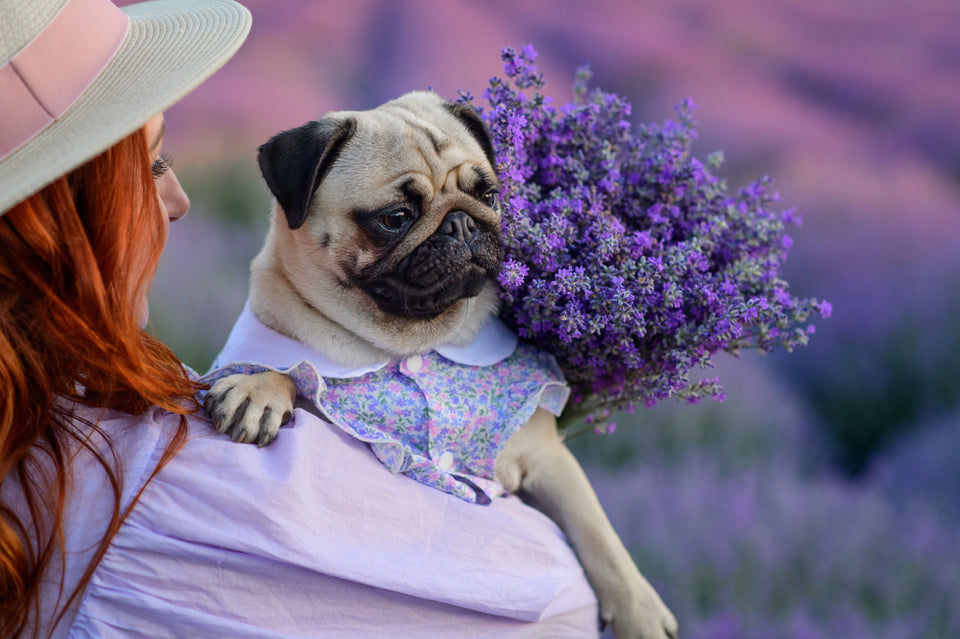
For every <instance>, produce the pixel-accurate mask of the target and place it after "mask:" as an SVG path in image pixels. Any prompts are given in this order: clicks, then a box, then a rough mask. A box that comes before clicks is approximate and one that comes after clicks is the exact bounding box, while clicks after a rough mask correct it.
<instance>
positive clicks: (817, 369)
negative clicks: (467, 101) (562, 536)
mask: <svg viewBox="0 0 960 639" xmlns="http://www.w3.org/2000/svg"><path fill="white" fill-rule="evenodd" d="M246 4H247V5H248V6H249V7H250V9H251V11H252V12H253V16H254V23H253V30H252V32H251V35H250V38H249V40H248V41H247V43H246V44H245V45H244V47H243V48H242V49H241V51H240V52H239V53H238V54H237V56H236V57H235V58H234V59H233V60H232V61H231V62H230V63H229V64H228V65H227V66H226V67H225V68H224V69H223V70H221V71H220V72H218V73H217V74H216V75H215V76H214V77H213V78H211V79H210V80H209V81H208V82H207V83H206V84H205V85H203V86H202V87H201V88H200V89H198V90H197V91H195V92H194V93H193V94H192V95H191V96H189V97H188V98H187V99H185V100H184V101H182V102H181V103H180V104H178V105H177V106H175V107H174V108H172V109H170V110H169V111H168V113H167V119H168V127H167V130H168V132H169V133H168V137H167V143H166V148H167V149H168V150H169V151H170V152H171V153H172V155H173V157H174V163H175V167H176V169H177V172H178V175H179V177H180V178H181V180H182V181H183V183H184V185H185V187H186V188H187V190H188V193H189V194H190V195H191V197H192V198H193V202H194V207H193V212H192V214H191V216H189V217H188V218H187V220H186V221H185V222H181V223H178V224H177V225H175V226H174V227H173V234H172V238H171V243H170V246H169V247H168V250H167V253H166V254H165V257H164V259H163V261H162V264H161V272H160V275H159V277H158V281H157V285H156V287H155V292H154V295H153V299H152V306H153V314H152V317H153V321H154V324H155V327H156V330H157V332H158V333H159V334H160V335H161V336H163V337H164V338H165V339H166V340H167V341H168V342H169V343H170V344H171V345H172V346H173V347H174V348H175V349H176V350H177V352H178V353H179V354H180V355H181V356H182V357H183V358H184V359H185V360H186V361H187V362H188V363H190V364H191V365H193V366H195V367H197V368H200V369H203V368H205V367H206V366H207V365H209V363H210V361H211V359H212V356H213V355H214V354H215V353H216V351H217V349H218V347H219V345H220V343H222V341H223V340H224V339H225V337H226V334H227V332H228V331H229V327H230V325H231V323H232V321H233V318H234V317H235V316H236V314H237V313H238V312H239V310H240V307H241V306H242V303H243V300H244V298H245V286H246V281H245V280H246V265H247V263H248V262H249V260H250V258H251V257H252V256H253V255H254V254H255V252H256V250H257V248H258V246H259V243H260V239H261V237H262V233H263V231H264V230H265V228H266V215H267V211H268V195H267V191H266V189H265V187H264V186H263V185H262V183H261V182H260V180H259V177H258V175H257V173H256V168H255V163H254V156H255V150H256V147H257V146H258V145H259V144H261V143H262V142H264V141H266V139H267V138H268V137H270V136H271V135H273V134H274V133H276V132H278V131H280V130H282V129H286V128H290V127H294V126H299V125H300V124H302V123H304V122H306V121H307V120H311V119H316V118H318V117H320V116H321V115H323V114H324V113H325V112H326V111H329V110H339V109H361V108H369V107H372V106H375V105H377V104H379V103H380V102H382V101H384V100H387V99H390V98H393V97H396V96H398V95H400V94H401V93H403V92H405V91H408V90H412V89H423V88H427V87H433V88H434V89H435V90H437V91H438V92H439V93H441V94H442V95H444V96H448V97H455V95H456V91H457V89H460V88H464V89H470V90H472V91H473V93H474V94H476V95H480V94H481V93H482V90H483V88H484V87H485V86H486V82H487V79H488V78H489V77H490V76H492V75H494V74H497V73H499V70H500V67H499V56H498V52H499V49H500V47H502V46H507V45H512V46H517V45H520V44H525V43H530V44H533V45H534V47H535V48H536V49H537V50H538V51H539V52H540V58H539V62H540V66H541V69H542V70H543V71H544V72H545V74H546V78H547V92H548V93H550V94H552V95H554V96H555V97H556V99H557V100H558V101H561V102H562V101H564V100H566V99H567V98H568V97H569V95H570V89H569V87H570V84H571V81H572V78H573V72H574V69H575V68H576V67H577V66H578V65H580V64H581V63H583V62H590V63H591V66H592V68H593V71H594V81H593V84H594V85H595V86H599V87H602V88H604V89H606V90H610V91H615V92H618V93H621V94H622V95H624V96H626V97H627V98H628V99H629V100H630V101H631V102H632V103H633V106H634V111H633V114H634V120H635V121H637V122H641V121H650V120H658V121H660V120H663V119H666V118H670V117H672V116H673V111H672V105H674V104H676V103H678V102H680V100H682V99H683V98H687V97H689V98H692V99H693V100H694V101H695V102H696V103H697V104H698V105H699V109H698V111H697V117H698V122H699V130H700V140H699V141H698V142H697V145H696V147H695V149H696V152H697V154H698V156H700V157H705V156H706V155H707V154H709V153H710V152H712V151H714V150H717V149H722V150H723V151H724V152H725V155H726V158H727V162H726V165H725V168H724V170H723V171H722V173H723V174H724V175H726V176H727V177H729V179H730V184H731V186H732V187H738V186H741V185H743V184H746V183H747V182H748V181H750V180H752V179H753V178H756V177H758V176H759V175H761V174H764V173H768V174H770V175H772V176H774V178H775V179H776V185H777V189H778V190H779V192H780V194H781V195H782V197H783V202H784V204H785V205H786V206H792V207H796V208H797V210H798V212H799V213H800V214H801V215H802V216H803V218H804V220H805V222H804V226H803V227H802V228H801V229H798V230H796V231H795V232H793V233H792V235H793V236H794V239H795V244H794V246H793V248H792V250H791V255H790V259H789V260H788V263H787V267H786V272H785V275H786V277H787V279H789V281H790V282H791V283H792V288H793V291H794V293H795V294H797V295H800V296H803V297H806V296H815V297H818V298H826V299H828V300H829V301H830V302H832V303H833V307H834V313H833V317H832V318H831V319H829V320H820V321H818V322H817V334H816V335H815V336H814V337H813V340H812V342H811V345H810V346H809V347H807V348H806V349H802V350H801V351H797V352H795V353H793V354H790V355H786V354H777V355H774V356H773V357H769V358H759V357H757V356H755V355H753V354H747V355H745V356H744V357H742V358H741V359H739V360H733V359H731V358H726V357H724V358H718V362H717V363H718V374H719V375H720V376H721V380H722V381H723V382H724V383H725V385H726V387H727V391H728V395H729V399H728V400H727V401H726V402H724V403H723V404H719V405H709V406H699V407H687V406H682V407H681V406H672V405H664V406H658V407H657V408H655V409H654V410H652V411H643V412H640V413H637V414H636V415H634V416H632V417H629V418H626V417H625V418H624V419H621V420H620V422H619V429H618V431H617V433H616V434H614V435H612V436H607V437H595V438H586V439H585V440H581V441H577V442H575V443H574V444H573V447H574V449H575V451H576V452H577V454H578V455H579V456H580V457H581V459H583V461H584V464H585V466H586V467H587V468H588V471H589V473H590V475H591V476H592V477H593V478H594V479H595V481H596V484H597V487H598V492H599V493H600V496H601V499H602V500H603V501H604V503H605V505H606V506H607V508H608V510H609V511H610V514H611V518H612V519H613V520H614V523H615V525H616V526H617V529H618V531H619V532H620V533H621V535H622V536H623V537H624V539H625V541H626V542H627V543H628V545H629V546H630V548H631V550H632V551H633V552H634V553H635V556H636V558H637V561H638V563H639V564H640V566H641V569H642V570H644V571H645V572H646V573H647V574H648V576H649V577H650V578H651V580H652V581H654V582H655V585H657V587H658V588H659V589H660V590H661V591H662V592H663V593H664V598H665V599H666V601H667V603H668V604H669V605H670V606H671V607H672V608H673V609H674V611H675V612H676V613H677V616H678V617H679V619H680V623H681V628H682V630H683V633H684V636H685V637H704V638H706V637H710V638H714V639H716V638H722V637H758V638H759V637H835V636H843V637H891V638H892V637H944V636H960V604H958V603H957V602H956V596H955V595H956V593H958V592H960V583H958V580H960V552H958V551H960V547H958V546H960V539H958V536H957V535H956V534H955V531H956V530H957V524H958V523H960V496H958V495H960V470H958V464H957V461H956V460H957V459H958V457H960V408H958V406H960V402H958V399H960V376H957V374H956V372H957V370H958V367H960V321H958V311H960V286H958V283H960V251H958V250H957V249H958V248H960V117H958V114H960V37H958V35H957V34H960V4H957V3H956V2H954V1H953V0H914V1H912V2H909V3H907V2H896V1H894V0H870V1H867V0H848V1H846V2H836V1H835V0H784V1H779V2H765V1H763V0H730V1H726V2H710V3H701V2H695V1H694V0H675V1H671V0H659V1H654V2H631V1H627V0H624V1H618V0H599V1H597V0H595V1H592V2H589V3H587V2H573V1H559V2H546V1H530V2H512V1H511V2H508V1H506V0H496V1H489V2H481V1H480V0H472V1H469V2H468V1H462V0H461V1H448V2H439V1H436V2H430V1H427V0H358V1H355V2H351V3H334V2H322V1H312V0H309V1H308V0H299V1H294V0H288V1H270V0H255V1H250V2H247V3H246Z"/></svg>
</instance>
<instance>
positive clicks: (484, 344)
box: [211, 301, 517, 378]
mask: <svg viewBox="0 0 960 639" xmlns="http://www.w3.org/2000/svg"><path fill="white" fill-rule="evenodd" d="M516 347H517V336H516V335H514V334H513V332H512V331H511V330H510V329H509V328H507V326H506V324H504V323H503V322H502V321H501V320H500V319H499V318H497V317H491V318H490V319H489V320H487V322H486V323H484V325H483V326H482V327H481V328H480V331H479V332H478V333H477V336H476V337H475V338H474V339H473V341H471V342H470V343H469V344H464V345H454V344H444V345H442V346H439V347H437V349H436V352H437V353H439V354H440V355H442V356H443V357H445V358H447V359H449V360H451V361H453V362H456V363H458V364H465V365H468V366H492V365H493V364H496V363H498V362H501V361H503V360H505V359H506V358H507V357H509V356H510V355H511V354H512V353H513V351H514V349H516ZM302 361H308V362H310V363H311V364H313V366H314V367H315V368H316V369H317V372H318V373H319V374H320V375H321V376H322V377H335V378H349V377H360V376H361V375H366V374H367V373H370V372H373V371H377V370H380V369H381V368H383V367H384V366H386V365H387V364H389V363H390V360H389V359H384V360H383V361H382V362H376V363H374V364H370V365H366V366H360V367H356V366H349V365H344V364H339V363H337V362H335V361H333V360H331V359H330V358H329V357H327V356H326V355H324V354H323V353H320V352H319V351H316V350H314V349H312V348H310V347H309V346H306V345H305V344H301V343H300V342H298V341H296V340H294V339H291V338H289V337H287V336H286V335H281V334H280V333H278V332H276V331H274V330H273V329H271V328H269V327H267V326H266V325H264V324H263V323H262V322H261V321H260V320H258V319H257V318H256V316H255V315H254V314H253V311H252V310H251V309H250V302H249V301H248V302H247V303H246V304H244V307H243V312H241V313H240V317H239V318H237V321H236V323H235V324H234V325H233V329H232V330H231V331H230V336H229V337H228V338H227V343H226V344H224V346H223V349H222V350H221V351H220V354H219V355H217V358H216V360H215V361H214V363H213V366H212V367H211V370H216V369H218V368H222V367H224V366H228V365H230V364H232V363H236V362H245V363H256V364H261V365H263V366H266V367H268V368H273V369H277V370H287V369H289V368H291V367H292V366H295V365H296V364H299V363H300V362H302Z"/></svg>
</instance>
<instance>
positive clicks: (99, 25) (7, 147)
mask: <svg viewBox="0 0 960 639" xmlns="http://www.w3.org/2000/svg"><path fill="white" fill-rule="evenodd" d="M129 26H130V19H129V18H128V17H127V14H125V13H124V12H123V11H121V10H120V9H118V8H117V7H116V6H114V4H113V3H112V2H110V1H109V0H67V3H66V4H65V5H64V6H63V8H61V9H60V12H59V13H57V15H56V16H55V17H54V18H53V20H51V21H50V23H49V24H48V25H47V26H46V27H45V28H44V29H43V31H41V32H40V33H39V34H37V36H36V37H35V38H34V39H33V40H31V41H30V43H29V44H27V46H26V47H24V48H23V49H21V50H20V51H19V52H18V53H17V55H15V56H14V57H13V58H12V59H11V60H9V61H8V62H6V63H5V64H3V65H2V66H0V160H2V159H3V158H5V157H6V156H8V155H10V154H11V153H13V152H14V151H16V150H17V149H18V148H20V147H21V146H22V145H23V144H24V143H26V142H27V141H29V140H30V138H32V137H33V136H35V135H36V134H38V133H40V132H41V131H43V130H44V129H45V128H46V127H48V126H49V125H50V124H52V123H53V122H54V121H55V120H56V119H57V118H59V117H60V116H62V115H63V114H64V113H66V111H67V110H68V109H69V108H70V107H71V106H72V105H73V103H74V102H76V101H77V99H78V98H79V97H80V96H81V95H82V94H83V92H84V91H86V90H87V88H88V87H89V86H90V85H91V84H92V83H93V81H94V80H95V79H96V78H97V76H99V75H100V72H101V71H103V69H104V68H105V67H106V66H107V63H108V62H110V60H111V59H112V58H113V56H114V55H116V53H117V50H118V49H119V48H120V44H121V43H122V42H123V39H124V37H125V36H126V34H127V29H128V28H129Z"/></svg>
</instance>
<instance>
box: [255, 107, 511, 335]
mask: <svg viewBox="0 0 960 639" xmlns="http://www.w3.org/2000/svg"><path fill="white" fill-rule="evenodd" d="M492 156H493V151H492V147H491V145H490V141H489V138H488V137H487V135H486V132H485V131H484V129H483V125H482V123H481V121H480V120H479V118H478V117H477V116H476V114H475V113H474V112H473V111H472V109H470V108H469V107H464V106H461V105H455V104H452V103H449V102H445V101H443V100H441V99H440V98H439V97H437V96H436V95H435V94H432V93H427V92H416V93H411V94H407V95H405V96H403V97H402V98H399V99H397V100H394V101H392V102H388V103H387V104H385V105H383V106H381V107H379V108H377V109H373V110H371V111H362V112H338V113H333V114H330V115H328V116H326V117H324V118H323V119H321V120H319V121H317V122H312V123H308V124H307V125H304V126H303V127H300V128H298V129H293V130H290V131H285V132H283V133H281V134H279V135H277V136H275V137H274V138H272V139H271V140H270V141H269V142H267V143H266V144H264V145H263V146H262V147H261V149H260V154H259V157H258V159H259V163H260V167H261V171H262V173H263V175H264V178H265V179H266V181H267V184H268V186H269V187H270V189H271V191H272V192H273V194H274V196H275V197H276V199H277V202H278V204H279V206H280V208H281V210H282V212H283V218H282V219H277V220H275V224H274V228H273V229H272V231H271V232H272V233H273V234H274V235H275V236H281V237H274V238H273V239H274V241H275V243H279V244H280V245H281V246H280V247H278V249H275V250H278V251H279V252H280V253H281V255H280V256H279V258H280V259H281V260H282V261H283V264H284V271H285V277H287V278H288V279H289V280H290V281H291V283H292V285H293V287H294V288H295V289H296V290H297V292H298V293H299V294H300V295H301V296H303V297H304V299H305V301H306V302H307V303H309V304H310V305H311V306H314V307H316V308H317V309H319V310H320V311H321V312H322V313H323V314H324V315H325V316H327V317H329V318H331V319H333V320H334V321H335V322H337V323H339V324H341V325H342V326H344V327H346V328H348V329H350V330H352V331H354V332H356V333H357V334H358V335H360V336H361V337H363V338H364V339H367V340H369V341H371V342H372V343H376V344H378V345H379V346H381V347H383V346H384V345H383V343H382V342H383V339H384V337H385V336H391V335H395V336H396V337H397V338H398V339H399V338H401V337H402V336H401V334H407V333H409V334H414V335H417V336H420V337H424V338H425V337H426V336H427V335H428V334H429V335H434V336H436V337H437V338H439V337H440V333H441V332H443V328H444V327H445V328H446V329H448V332H449V329H450V328H451V327H453V326H455V325H463V323H464V321H465V320H466V319H467V318H466V317H465V316H464V315H465V314H466V313H469V307H470V302H471V300H473V301H474V306H475V305H476V304H475V302H476V299H477V298H478V296H481V297H485V298H486V299H488V303H487V304H486V305H485V306H484V310H483V313H484V314H485V315H486V314H489V313H490V311H491V310H492V307H493V305H494V303H493V302H490V301H489V300H493V299H495V293H493V291H494V289H493V287H492V282H493V281H494V280H495V278H496V276H497V274H498V273H499V270H500V266H501V260H502V254H503V249H502V245H501V241H500V214H499V207H498V205H497V189H498V183H497V179H496V174H495V173H494V170H493V167H492V161H493V157H492ZM281 222H285V224H284V225H283V227H281V228H277V227H278V226H279V225H280V223H281ZM481 294H483V295H481ZM428 341H429V339H428ZM409 348H418V347H415V346H413V345H411V346H410V347H409ZM391 350H395V351H396V350H402V347H399V346H396V347H393V348H392V349H391Z"/></svg>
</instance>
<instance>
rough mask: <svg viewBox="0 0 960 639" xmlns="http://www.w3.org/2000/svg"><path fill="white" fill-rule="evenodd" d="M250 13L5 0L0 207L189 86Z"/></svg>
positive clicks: (214, 3)
mask: <svg viewBox="0 0 960 639" xmlns="http://www.w3.org/2000/svg"><path fill="white" fill-rule="evenodd" d="M250 22H251V19H250V12H249V11H247V10H246V9H245V8H244V7H243V6H241V5H239V4H237V3H236V2H233V1H232V0H153V1H150V2H143V3H139V4H134V5H129V6H126V7H123V8H122V9H118V8H117V7H116V6H115V5H113V3H111V2H110V1H109V0H0V215H2V214H3V213H4V212H6V211H7V210H9V209H10V208H11V207H13V206H14V205H15V204H17V203H19V202H21V201H22V200H24V199H26V198H27V197H29V196H30V195H32V194H33V193H35V192H37V191H38V190H40V189H41V188H43V187H44V186H46V185H47V184H49V183H50V182H52V181H54V180H55V179H57V178H58V177H60V176H61V175H64V174H66V173H67V172H69V171H71V170H72V169H74V168H76V167H78V166H80V165H81V164H83V163H84V162H86V161H87V160H89V159H90V158H92V157H94V156H96V155H97V154H99V153H100V152H102V151H104V150H106V149H107V148H109V147H110V146H112V145H113V144H114V143H116V142H117V141H119V140H120V139H122V138H124V137H125V136H127V135H129V134H130V133H132V132H133V131H135V130H137V129H138V128H140V127H141V126H143V124H144V123H146V121H147V120H149V119H150V118H151V117H153V116H154V115H156V114H157V113H159V112H161V111H163V110H164V109H166V108H168V107H170V106H171V105H173V104H174V103H175V102H177V101H178V100H179V99H180V98H182V97H183V96H184V95H186V94H187V93H189V92H190V91H191V90H192V89H194V88H195V87H196V86H197V85H199V84H200V83H201V82H203V81H204V80H205V79H206V78H207V77H209V76H210V75H211V74H212V73H213V72H214V71H216V70H217V69H218V68H220V67H221V66H222V65H223V64H224V63H225V62H226V61H227V60H228V59H229V58H230V57H231V56H232V55H233V54H234V52H235V51H236V50H237V48H239V46H240V45H241V43H242V42H243V41H244V39H246V36H247V33H248V32H249V30H250Z"/></svg>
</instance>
